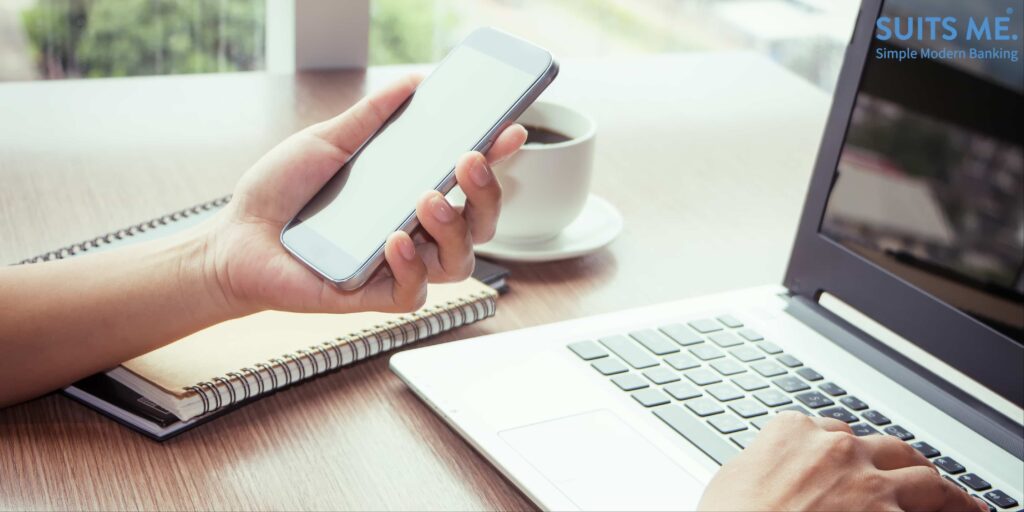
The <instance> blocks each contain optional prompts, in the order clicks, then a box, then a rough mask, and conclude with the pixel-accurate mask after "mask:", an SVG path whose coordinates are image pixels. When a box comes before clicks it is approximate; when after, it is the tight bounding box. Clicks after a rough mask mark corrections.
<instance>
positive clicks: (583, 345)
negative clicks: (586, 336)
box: [569, 341, 608, 361]
mask: <svg viewBox="0 0 1024 512" xmlns="http://www.w3.org/2000/svg"><path fill="white" fill-rule="evenodd" d="M569 350H572V351H573V352H575V353H576V355H578V356H580V359H583V360H584V361H590V360H592V359H600V358H602V357H607V356H608V352H605V351H604V349H603V348H601V346H600V345H598V344H597V343H594V342H593V341H577V342H576V343H570V344H569Z"/></svg>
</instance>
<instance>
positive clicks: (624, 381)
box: [612, 373, 650, 391]
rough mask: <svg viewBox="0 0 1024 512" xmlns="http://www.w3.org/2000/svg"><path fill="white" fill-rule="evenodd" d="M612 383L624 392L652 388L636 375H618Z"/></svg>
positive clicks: (613, 378)
mask: <svg viewBox="0 0 1024 512" xmlns="http://www.w3.org/2000/svg"><path fill="white" fill-rule="evenodd" d="M612 382H614V383H615V385H616V386H618V387H619V389H621V390H623V391H635V390H637V389H643V388H646V387H648V386H650V384H648V383H647V381H646V380H644V379H642V378H640V376H639V375H637V374H635V373H623V374H621V375H616V376H614V377H612Z"/></svg>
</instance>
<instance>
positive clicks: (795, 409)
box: [775, 405, 813, 416]
mask: <svg viewBox="0 0 1024 512" xmlns="http://www.w3.org/2000/svg"><path fill="white" fill-rule="evenodd" d="M782 411H793V412H798V413H800V414H803V415H804V416H813V415H812V414H811V411H808V410H807V409H804V408H803V407H801V406H799V405H791V406H789V407H782V408H781V409H776V410H775V413H776V414H778V413H780V412H782Z"/></svg>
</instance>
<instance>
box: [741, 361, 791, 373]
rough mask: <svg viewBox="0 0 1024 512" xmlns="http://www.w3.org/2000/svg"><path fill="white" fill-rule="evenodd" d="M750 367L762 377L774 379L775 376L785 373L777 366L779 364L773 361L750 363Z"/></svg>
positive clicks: (784, 370)
mask: <svg viewBox="0 0 1024 512" xmlns="http://www.w3.org/2000/svg"><path fill="white" fill-rule="evenodd" d="M750 367H751V368H753V369H754V371H755V372H757V373H760V374H761V376H762V377H774V376H776V375H782V374H783V373H786V369H785V368H783V367H781V366H779V363H776V362H775V361H757V362H755V363H750Z"/></svg>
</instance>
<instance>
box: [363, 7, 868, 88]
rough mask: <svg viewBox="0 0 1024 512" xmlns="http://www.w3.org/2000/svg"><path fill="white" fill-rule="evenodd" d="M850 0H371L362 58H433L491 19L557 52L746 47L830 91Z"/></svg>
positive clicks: (566, 55) (849, 23) (851, 13)
mask: <svg viewBox="0 0 1024 512" xmlns="http://www.w3.org/2000/svg"><path fill="white" fill-rule="evenodd" d="M857 8H858V2H856V1H854V0H371V5H370V43H369V62H370V64H371V65H377V64H397V63H411V62H433V61H436V60H438V59H440V58H441V57H443V56H444V55H445V54H446V53H447V52H448V50H450V49H451V48H452V47H453V46H454V45H456V44H458V42H459V41H460V40H461V39H462V38H463V37H465V35H466V34H468V33H469V32H470V31H472V30H473V29H474V28H476V27H478V26H481V25H490V26H494V27H497V28H500V29H503V30H506V31H508V32H511V33H513V34H517V35H520V36H522V37H525V38H527V39H529V40H531V41H534V42H536V43H537V44H540V45H541V46H544V47H546V48H548V49H549V50H551V51H552V52H553V53H555V54H556V56H558V57H559V58H560V59H573V58H591V57H604V56H614V55H629V54H637V53H663V52H685V51H694V50H751V51H756V52H759V53H762V54H765V55H767V56H769V57H771V58H772V59H774V60H776V61H777V62H779V63H780V64H782V65H783V66H785V67H787V68H789V69H791V70H792V71H794V72H795V73H797V74H799V75H801V76H804V77H805V78H807V79H808V80H810V81H811V82H813V83H816V84H818V85H820V86H821V87H822V88H825V89H827V90H829V91H831V89H832V88H833V86H834V84H835V79H836V76H837V75H838V72H839V64H840V63H841V61H842V57H843V51H844V49H845V47H846V44H847V42H848V41H849V38H850V32H851V30H852V28H853V22H854V20H855V17H856V13H857Z"/></svg>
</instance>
